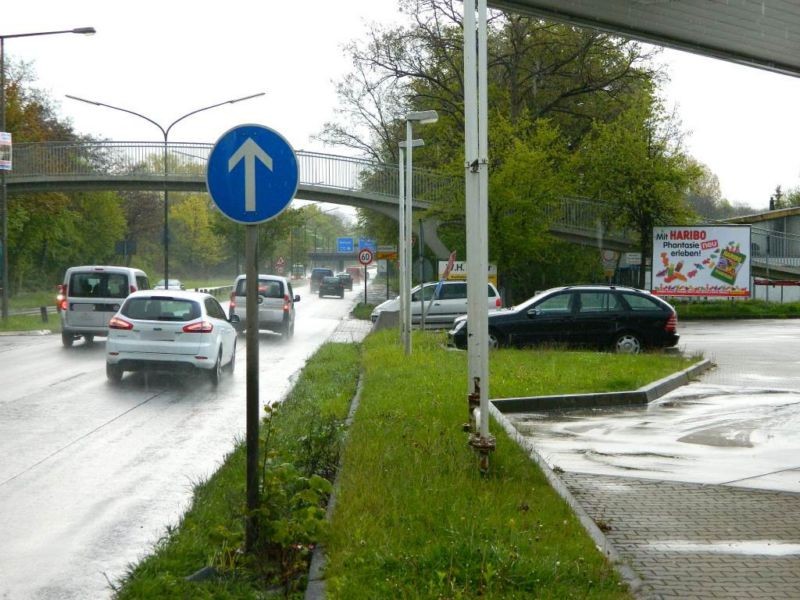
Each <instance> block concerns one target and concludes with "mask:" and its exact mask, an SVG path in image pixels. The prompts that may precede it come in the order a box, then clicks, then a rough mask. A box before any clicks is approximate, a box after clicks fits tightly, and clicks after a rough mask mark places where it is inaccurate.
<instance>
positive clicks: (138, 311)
mask: <svg viewBox="0 0 800 600" xmlns="http://www.w3.org/2000/svg"><path fill="white" fill-rule="evenodd" d="M120 312H122V314H123V315H124V316H126V317H128V318H129V319H137V320H143V321H191V320H193V319H197V318H198V317H199V316H200V305H199V304H198V303H197V302H194V301H192V300H185V299H183V298H166V297H165V298H161V297H158V296H148V297H143V298H129V299H128V301H127V302H126V303H125V304H123V306H122V310H121V311H120Z"/></svg>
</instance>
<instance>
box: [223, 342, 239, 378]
mask: <svg viewBox="0 0 800 600" xmlns="http://www.w3.org/2000/svg"><path fill="white" fill-rule="evenodd" d="M235 368H236V340H233V352H232V353H231V360H230V362H229V363H228V364H227V365H225V370H226V371H227V372H228V373H233V370H234V369H235Z"/></svg>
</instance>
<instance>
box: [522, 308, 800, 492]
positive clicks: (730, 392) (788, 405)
mask: <svg viewBox="0 0 800 600" xmlns="http://www.w3.org/2000/svg"><path fill="white" fill-rule="evenodd" d="M726 323H727V324H728V325H730V326H728V327H726ZM799 326H800V323H795V322H793V321H790V322H786V321H778V322H773V321H770V322H763V321H747V322H733V323H731V322H698V323H695V322H689V323H688V324H683V326H682V327H681V346H682V347H683V348H682V349H683V350H684V352H688V353H690V354H696V353H698V352H700V351H702V352H703V354H704V355H705V357H707V358H711V359H712V360H715V361H717V363H718V366H717V367H716V368H715V369H713V370H712V371H709V372H707V373H706V374H704V375H703V376H702V377H701V379H700V380H699V381H698V382H695V383H691V384H689V385H687V386H684V387H682V388H680V389H678V390H675V391H673V392H671V393H670V394H667V395H666V396H664V397H662V398H661V399H659V400H657V401H655V402H651V403H650V404H649V405H647V406H644V407H641V408H608V409H596V410H581V411H570V412H551V413H539V414H526V415H522V414H519V415H511V416H510V417H511V420H512V421H513V422H514V423H515V426H516V427H517V428H518V429H519V430H520V432H521V433H523V435H525V436H526V437H528V438H529V439H530V440H531V441H532V442H533V444H534V446H535V447H536V448H537V450H538V452H539V453H540V454H541V455H542V456H543V458H544V459H545V460H546V461H547V462H548V464H550V465H551V467H558V468H561V469H563V470H565V471H573V472H582V473H595V474H605V475H617V476H633V477H642V478H650V479H662V480H673V481H684V482H695V483H708V484H728V485H735V486H741V487H751V488H758V489H771V490H783V491H792V492H797V491H800V459H798V457H799V456H800V452H798V451H800V440H798V438H797V436H796V431H797V430H798V426H800V393H799V392H798V387H797V386H798V381H797V373H796V361H795V359H794V357H795V356H797V354H794V349H795V348H797V345H798V344H797V342H796V340H795V339H794V336H796V335H797V334H800V330H798V329H799ZM798 337H800V336H798ZM776 340H777V343H776Z"/></svg>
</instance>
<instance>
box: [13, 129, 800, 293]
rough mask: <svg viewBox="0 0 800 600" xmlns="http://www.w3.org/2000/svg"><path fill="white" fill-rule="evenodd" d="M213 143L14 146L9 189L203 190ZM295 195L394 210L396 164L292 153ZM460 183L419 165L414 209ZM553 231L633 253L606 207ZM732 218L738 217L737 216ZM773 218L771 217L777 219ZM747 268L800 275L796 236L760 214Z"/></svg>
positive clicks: (563, 214) (565, 211) (441, 251)
mask: <svg viewBox="0 0 800 600" xmlns="http://www.w3.org/2000/svg"><path fill="white" fill-rule="evenodd" d="M212 148H213V145H212V144H203V143H180V142H169V143H166V144H165V143H162V142H111V141H101V142H89V141H77V142H75V141H73V142H37V143H21V144H15V145H14V154H13V165H14V168H13V170H12V171H10V172H8V174H7V177H6V181H7V188H8V192H9V193H10V194H21V193H31V192H45V191H59V192H69V191H91V190H156V191H163V190H169V191H180V192H206V191H207V188H206V180H205V175H206V163H207V161H208V156H209V154H210V152H211V149H212ZM296 154H297V159H298V162H299V171H300V182H299V186H298V192H297V197H299V198H302V199H304V200H313V201H318V202H329V203H333V204H341V205H347V206H353V207H356V208H368V209H372V210H377V211H379V212H381V213H383V214H385V215H387V216H389V217H392V218H395V219H396V218H397V214H398V195H399V187H398V182H399V180H398V165H390V164H387V163H380V162H376V161H370V160H364V159H359V158H354V157H347V156H338V155H333V154H324V153H320V152H307V151H304V150H299V151H297V152H296ZM463 195H464V181H463V178H461V177H453V176H449V175H444V174H441V173H436V172H432V171H428V170H424V169H415V170H414V195H413V203H414V208H415V209H416V210H419V211H426V210H427V209H429V208H430V207H431V206H432V205H434V204H436V205H440V206H441V205H446V204H447V203H455V202H458V203H463ZM551 210H552V211H553V212H552V214H551V215H550V216H549V217H550V218H549V221H550V222H551V232H552V233H553V234H554V235H556V236H558V237H560V238H562V239H566V240H569V241H572V242H575V243H580V244H585V245H591V246H596V247H598V248H603V249H611V250H617V251H622V252H626V251H627V252H630V251H636V250H637V249H638V248H637V242H638V238H637V236H636V235H634V234H633V233H632V232H626V231H616V230H609V229H608V228H606V227H604V226H603V223H604V222H605V219H604V214H603V213H604V206H603V205H602V204H600V203H597V202H593V201H590V200H586V199H581V198H564V199H562V201H561V203H560V204H559V205H558V206H555V207H553V208H551ZM737 222H742V221H741V220H739V221H737ZM777 222H778V221H776V223H777ZM439 224H440V223H439V221H438V220H437V219H436V218H428V219H425V218H423V229H424V232H423V233H424V237H425V242H426V243H427V244H428V245H429V246H430V247H431V249H432V250H433V252H434V253H436V254H437V255H438V256H439V257H440V258H443V259H444V258H447V256H448V255H449V250H448V249H447V248H446V247H445V246H444V244H442V243H441V242H440V241H439V238H438V237H437V235H436V230H437V228H438V226H439ZM752 232H753V245H752V248H751V250H752V261H753V262H752V266H753V272H754V274H756V275H762V276H763V275H766V276H768V277H769V276H771V277H775V278H791V279H797V278H800V235H798V234H795V233H793V232H789V231H786V229H785V228H783V229H781V228H779V227H775V226H773V224H771V222H770V220H769V219H768V218H764V217H763V215H762V216H760V217H759V218H757V219H755V218H754V221H753V225H752Z"/></svg>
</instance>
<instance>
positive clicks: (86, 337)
mask: <svg viewBox="0 0 800 600" xmlns="http://www.w3.org/2000/svg"><path fill="white" fill-rule="evenodd" d="M83 341H84V342H86V343H87V344H94V336H93V335H92V334H89V335H84V336H83Z"/></svg>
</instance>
